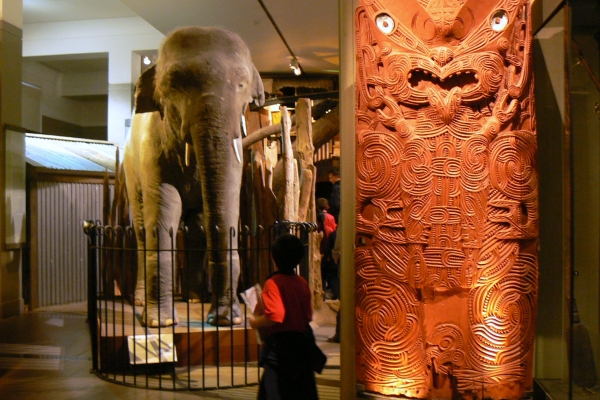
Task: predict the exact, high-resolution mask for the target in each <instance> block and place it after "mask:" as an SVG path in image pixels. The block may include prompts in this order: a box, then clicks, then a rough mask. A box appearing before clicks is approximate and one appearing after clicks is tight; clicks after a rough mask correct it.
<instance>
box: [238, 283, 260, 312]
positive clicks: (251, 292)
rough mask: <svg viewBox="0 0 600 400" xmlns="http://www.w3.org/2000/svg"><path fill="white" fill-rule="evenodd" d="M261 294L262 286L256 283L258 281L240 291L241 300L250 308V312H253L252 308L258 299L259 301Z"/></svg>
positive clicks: (253, 308) (254, 307)
mask: <svg viewBox="0 0 600 400" xmlns="http://www.w3.org/2000/svg"><path fill="white" fill-rule="evenodd" d="M261 295H262V288H261V287H260V284H258V283H257V284H256V285H254V286H252V287H251V288H249V289H246V290H245V291H243V292H242V293H240V296H241V297H242V300H244V303H246V305H247V306H248V308H249V309H250V311H251V312H254V310H255V309H256V305H257V304H258V302H259V301H261V299H260V296H261Z"/></svg>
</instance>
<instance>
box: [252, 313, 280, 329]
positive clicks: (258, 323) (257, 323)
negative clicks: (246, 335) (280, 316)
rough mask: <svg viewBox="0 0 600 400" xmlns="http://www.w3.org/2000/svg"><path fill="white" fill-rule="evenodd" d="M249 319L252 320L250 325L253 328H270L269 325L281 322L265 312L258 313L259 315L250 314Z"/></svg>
mask: <svg viewBox="0 0 600 400" xmlns="http://www.w3.org/2000/svg"><path fill="white" fill-rule="evenodd" d="M248 319H249V320H250V326H251V327H252V328H253V329H261V328H269V327H271V326H273V325H275V324H278V323H279V322H275V321H271V320H270V319H269V318H267V317H266V316H265V315H264V314H263V315H258V316H254V315H250V316H248Z"/></svg>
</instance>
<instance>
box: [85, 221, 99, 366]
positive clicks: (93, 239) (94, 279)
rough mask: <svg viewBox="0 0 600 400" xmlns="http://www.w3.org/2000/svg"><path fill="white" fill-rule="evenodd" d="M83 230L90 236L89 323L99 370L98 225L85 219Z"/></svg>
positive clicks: (94, 355) (95, 362)
mask: <svg viewBox="0 0 600 400" xmlns="http://www.w3.org/2000/svg"><path fill="white" fill-rule="evenodd" d="M83 232H84V233H85V234H86V235H87V237H88V246H87V247H88V296H87V297H88V318H87V319H88V324H89V325H90V336H91V342H92V370H93V371H98V294H97V293H96V288H97V287H98V274H97V272H98V264H97V259H96V243H97V236H96V225H94V221H90V220H87V221H83Z"/></svg>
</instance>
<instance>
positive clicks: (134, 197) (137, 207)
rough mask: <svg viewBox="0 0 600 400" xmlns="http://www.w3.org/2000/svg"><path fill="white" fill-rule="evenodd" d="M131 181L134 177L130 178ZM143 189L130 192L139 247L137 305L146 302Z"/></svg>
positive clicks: (136, 274) (135, 299)
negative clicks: (142, 228)
mask: <svg viewBox="0 0 600 400" xmlns="http://www.w3.org/2000/svg"><path fill="white" fill-rule="evenodd" d="M130 181H133V179H131V178H130ZM141 198H142V195H141V190H140V188H139V187H138V188H136V190H135V192H134V190H131V193H129V203H130V204H131V217H132V221H133V226H134V227H135V229H134V230H135V238H136V242H137V243H136V244H137V248H138V253H137V257H136V258H137V270H136V271H135V276H136V280H135V291H134V295H133V299H134V304H135V305H136V306H143V305H145V304H146V283H145V281H144V270H145V267H144V266H145V265H146V259H145V254H144V247H145V245H144V240H145V236H144V235H142V230H141V229H140V228H141V227H143V226H144V213H143V208H142V202H141Z"/></svg>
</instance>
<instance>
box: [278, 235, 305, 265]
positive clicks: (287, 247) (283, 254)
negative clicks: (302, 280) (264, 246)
mask: <svg viewBox="0 0 600 400" xmlns="http://www.w3.org/2000/svg"><path fill="white" fill-rule="evenodd" d="M271 255H272V256H273V261H275V264H276V265H277V268H279V270H280V271H281V272H284V273H291V272H293V271H294V269H295V268H296V266H297V265H298V264H299V263H300V261H302V259H303V258H304V245H303V244H302V242H301V241H300V239H298V237H297V236H294V235H291V234H289V233H284V234H283V235H281V236H279V237H278V238H277V239H276V240H275V243H273V245H272V246H271Z"/></svg>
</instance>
